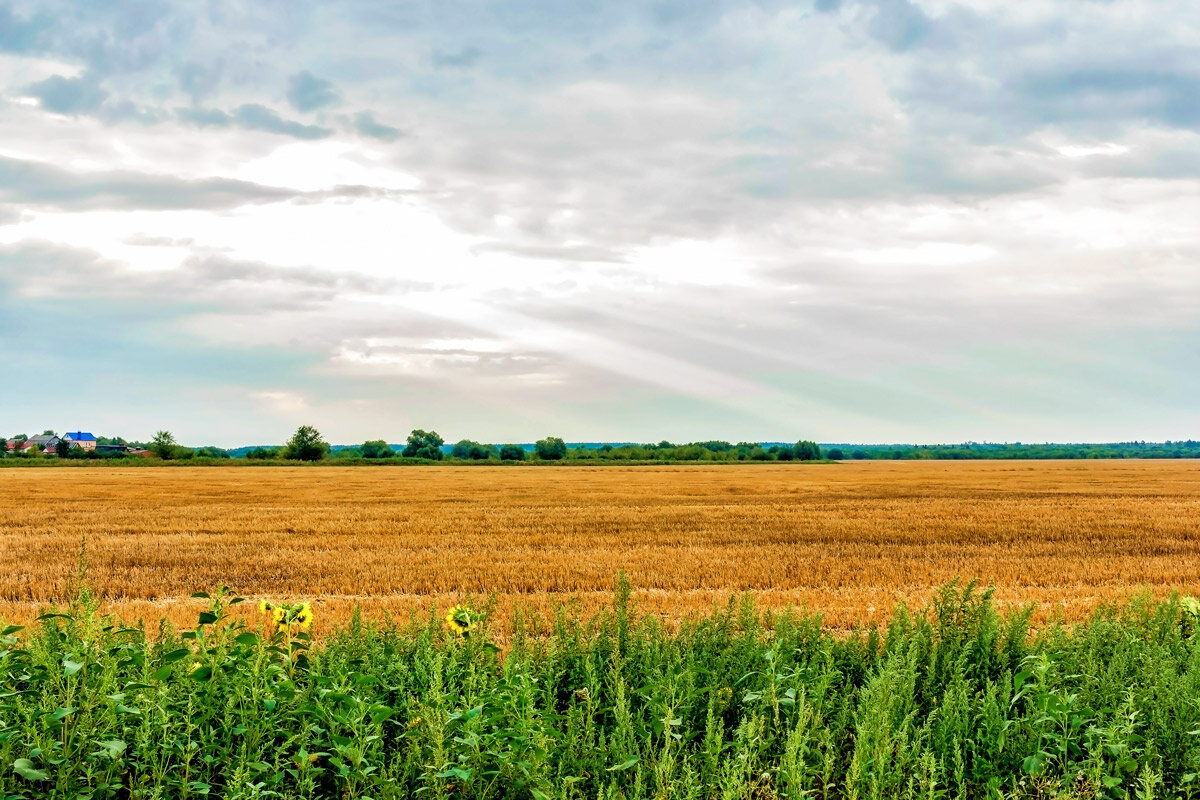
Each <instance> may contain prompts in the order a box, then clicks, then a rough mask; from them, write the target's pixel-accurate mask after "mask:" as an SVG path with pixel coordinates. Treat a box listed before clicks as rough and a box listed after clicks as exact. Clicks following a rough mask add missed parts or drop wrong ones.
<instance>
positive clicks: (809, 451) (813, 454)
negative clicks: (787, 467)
mask: <svg viewBox="0 0 1200 800" xmlns="http://www.w3.org/2000/svg"><path fill="white" fill-rule="evenodd" d="M792 455H794V456H795V457H796V460H797V461H820V460H821V448H820V447H819V446H818V445H817V443H816V442H810V441H808V440H807V439H801V440H800V441H798V442H796V445H795V446H794V447H793V448H792Z"/></svg>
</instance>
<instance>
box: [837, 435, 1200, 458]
mask: <svg viewBox="0 0 1200 800" xmlns="http://www.w3.org/2000/svg"><path fill="white" fill-rule="evenodd" d="M828 447H829V449H828V451H827V453H826V454H827V455H828V457H829V458H831V459H833V460H835V461H840V460H843V459H849V460H860V461H861V460H894V461H912V460H915V461H920V460H941V461H957V460H968V459H1085V458H1200V441H1195V440H1192V439H1187V440H1184V441H1177V442H1170V441H1168V442H1145V441H1135V442H1110V443H1104V444H1055V443H1046V444H1024V443H1022V442H1005V443H1003V444H1000V443H996V442H964V443H963V444H838V445H831V446H828Z"/></svg>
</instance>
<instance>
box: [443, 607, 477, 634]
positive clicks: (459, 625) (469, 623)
mask: <svg viewBox="0 0 1200 800" xmlns="http://www.w3.org/2000/svg"><path fill="white" fill-rule="evenodd" d="M474 627H475V621H474V620H473V619H472V618H471V611H470V609H468V608H467V607H466V606H454V607H453V608H451V609H450V611H449V612H448V613H447V614H446V630H448V631H450V632H451V633H456V634H458V635H459V636H466V635H467V634H468V633H470V632H471V629H472V628H474Z"/></svg>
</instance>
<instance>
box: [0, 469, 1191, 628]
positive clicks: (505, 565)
mask: <svg viewBox="0 0 1200 800" xmlns="http://www.w3.org/2000/svg"><path fill="white" fill-rule="evenodd" d="M1198 478H1200V464H1198V463H1197V462H1191V461H1141V462H1138V461H1104V462H1064V461H1056V462H969V463H968V462H867V463H848V464H839V465H832V466H829V467H822V468H820V469H805V468H803V467H798V466H796V465H788V464H782V465H769V464H768V465H744V466H739V467H737V468H729V467H720V466H717V467H705V466H690V467H674V468H672V467H638V468H628V469H626V468H621V467H597V468H587V467H570V466H568V467H556V468H554V469H540V468H534V467H520V466H514V467H486V466H483V467H476V468H472V469H459V468H454V467H425V468H421V469H402V470H367V469H357V468H339V467H330V466H314V467H311V468H306V469H288V468H273V467H262V468H256V469H253V470H238V469H230V470H219V469H205V468H189V467H178V468H172V469H154V470H119V469H107V468H103V467H80V468H78V469H69V470H68V469H58V470H50V469H46V470H40V469H28V470H26V469H22V470H8V471H5V472H4V473H3V474H2V475H0V504H2V505H3V507H4V508H5V509H6V513H5V514H3V515H0V555H2V556H3V557H4V559H5V560H6V561H7V562H8V563H11V564H14V565H19V568H14V569H8V570H0V616H4V617H7V618H8V619H12V620H16V621H29V620H32V619H33V617H35V616H36V615H37V613H38V608H40V607H41V606H43V605H46V604H47V603H51V602H55V601H58V602H62V601H63V600H64V599H66V598H68V597H69V596H70V591H69V587H70V581H71V575H72V573H73V569H74V561H75V555H76V553H77V552H78V550H79V546H80V542H81V540H83V539H86V541H87V548H88V553H89V556H90V559H91V569H90V572H89V580H90V582H91V585H92V588H93V590H94V591H95V593H96V596H97V598H98V600H99V601H100V602H101V603H102V607H103V609H104V610H105V611H113V612H116V613H119V614H120V615H121V616H122V618H123V619H125V620H127V621H131V622H132V621H135V620H137V619H138V618H145V619H148V620H156V619H158V618H160V617H166V618H168V619H170V620H172V621H173V622H174V624H176V625H178V626H185V625H190V624H191V622H192V621H193V620H194V619H195V614H196V613H197V612H198V611H199V610H200V607H199V605H200V604H197V602H196V601H193V600H189V599H188V598H189V595H190V594H191V593H192V592H194V591H196V590H197V589H204V588H207V587H211V586H215V585H217V584H220V583H225V584H228V585H230V586H233V587H235V588H236V589H237V591H239V592H240V593H242V594H243V595H245V596H248V597H254V598H256V599H257V598H266V599H271V598H281V599H286V598H288V597H304V598H308V599H311V600H313V601H314V604H315V606H316V608H317V610H318V612H319V613H318V616H317V632H318V633H323V632H325V631H327V630H328V627H327V626H328V625H329V624H330V621H331V620H337V619H348V618H349V615H350V613H351V611H352V610H353V609H354V608H355V607H356V606H359V607H361V609H362V613H363V615H364V616H365V617H366V618H367V619H375V620H379V619H382V618H383V617H384V615H385V614H391V615H393V616H395V617H400V618H403V617H405V616H407V614H408V612H409V611H412V610H417V611H420V612H422V613H425V612H427V611H428V609H429V608H430V606H431V605H432V604H433V603H434V602H437V603H438V604H439V605H440V606H441V607H443V608H445V607H448V606H449V605H452V604H454V603H457V602H461V601H464V600H466V599H469V598H471V597H477V596H480V595H487V594H491V593H495V594H496V596H497V613H496V615H495V617H494V620H493V623H494V626H495V629H496V630H497V632H498V634H499V633H502V632H503V631H502V630H501V629H503V628H505V627H506V626H507V624H508V621H509V615H510V610H511V609H512V608H514V607H518V606H520V607H522V608H525V609H528V610H529V611H530V612H531V613H532V614H533V615H535V616H536V617H537V618H538V619H540V620H541V624H542V625H543V626H546V625H548V624H549V623H550V621H551V620H552V619H553V616H554V612H555V609H556V607H557V606H559V605H560V604H563V603H573V604H574V607H575V608H576V610H577V613H579V614H581V615H584V616H587V615H590V614H592V613H595V612H596V611H598V610H599V609H600V608H601V607H603V606H605V605H606V604H607V603H608V599H609V594H610V589H611V580H612V576H613V575H614V574H616V573H617V572H618V571H619V570H624V571H625V572H627V573H628V574H629V576H630V580H631V582H632V583H633V585H634V586H635V587H637V589H636V592H635V598H636V600H637V601H638V604H639V607H640V608H642V609H643V610H645V611H647V612H650V613H654V614H656V615H658V616H660V617H662V618H663V619H664V620H666V621H668V622H669V623H670V624H676V623H677V622H678V621H679V620H681V619H687V618H699V617H701V616H703V615H705V614H708V613H709V612H711V610H712V609H713V607H714V605H723V604H724V603H725V602H726V600H727V599H728V597H729V596H730V595H731V594H734V593H737V592H742V591H746V590H752V591H754V592H755V595H756V602H758V603H759V605H760V606H761V607H762V608H764V609H768V608H776V609H779V608H785V607H787V606H789V605H794V606H796V607H799V608H809V609H813V610H819V611H820V612H821V613H822V614H823V615H824V616H825V619H826V624H827V625H829V626H832V627H836V628H839V629H842V630H848V629H849V628H850V627H851V626H853V625H855V624H865V623H869V622H872V621H874V622H880V623H881V622H883V621H884V620H885V618H886V617H887V615H888V614H889V613H890V610H891V609H892V608H893V606H894V605H895V603H896V602H897V601H899V600H906V601H908V602H909V603H911V604H914V605H922V604H924V603H926V602H927V601H928V600H929V599H930V597H932V596H933V594H934V593H935V592H936V591H937V589H938V587H940V586H941V585H943V584H944V583H946V582H947V581H949V580H951V579H952V578H954V576H956V575H972V576H977V577H979V578H980V579H981V580H983V581H984V582H985V583H991V584H994V585H996V586H997V587H1000V588H999V590H998V594H997V602H998V603H999V604H1000V605H1001V606H1004V605H1008V604H1016V605H1018V606H1019V605H1023V604H1025V603H1035V604H1036V609H1035V612H1034V616H1033V623H1034V624H1035V625H1038V626H1040V625H1042V624H1044V623H1045V621H1046V620H1047V619H1051V618H1054V617H1055V616H1056V615H1061V616H1062V618H1063V619H1065V620H1068V621H1073V620H1082V619H1086V618H1088V617H1089V616H1090V614H1091V612H1092V610H1093V609H1094V608H1095V607H1096V606H1097V605H1098V604H1100V603H1103V602H1107V601H1120V600H1123V599H1126V598H1128V597H1129V596H1130V595H1131V594H1134V593H1138V592H1141V591H1149V592H1150V593H1151V594H1152V595H1153V596H1154V597H1157V598H1159V599H1162V598H1165V597H1166V596H1167V595H1169V594H1170V592H1171V591H1172V590H1179V591H1181V592H1184V593H1190V594H1200V480H1198ZM531 624H532V622H531Z"/></svg>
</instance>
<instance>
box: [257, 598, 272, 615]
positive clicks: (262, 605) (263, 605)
mask: <svg viewBox="0 0 1200 800" xmlns="http://www.w3.org/2000/svg"><path fill="white" fill-rule="evenodd" d="M274 608H275V606H273V605H271V604H270V603H268V602H267V601H266V600H259V601H258V612H259V613H260V614H269V613H271V610H272V609H274Z"/></svg>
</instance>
